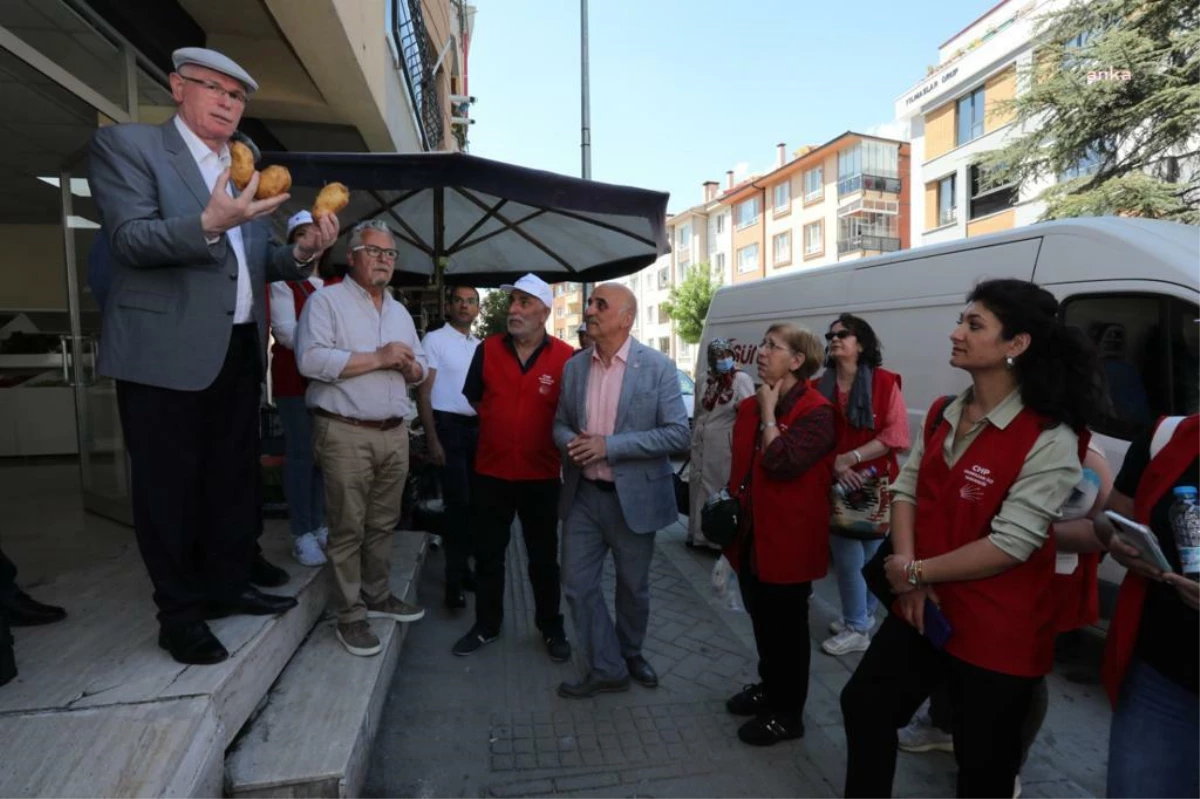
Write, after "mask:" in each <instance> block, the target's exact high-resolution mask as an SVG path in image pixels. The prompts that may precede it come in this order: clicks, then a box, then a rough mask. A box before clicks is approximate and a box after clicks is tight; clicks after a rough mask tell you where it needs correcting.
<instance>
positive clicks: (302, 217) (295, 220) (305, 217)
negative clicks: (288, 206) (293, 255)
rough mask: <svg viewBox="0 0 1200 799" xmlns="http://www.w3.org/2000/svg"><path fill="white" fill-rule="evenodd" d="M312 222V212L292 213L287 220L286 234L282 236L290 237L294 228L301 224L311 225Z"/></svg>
mask: <svg viewBox="0 0 1200 799" xmlns="http://www.w3.org/2000/svg"><path fill="white" fill-rule="evenodd" d="M312 223H313V218H312V214H310V213H309V212H308V211H297V212H296V213H295V214H293V215H292V218H291V219H289V220H288V226H287V235H286V236H284V238H285V239H290V238H291V237H292V231H294V230H295V229H296V228H298V227H300V226H301V225H311V224H312Z"/></svg>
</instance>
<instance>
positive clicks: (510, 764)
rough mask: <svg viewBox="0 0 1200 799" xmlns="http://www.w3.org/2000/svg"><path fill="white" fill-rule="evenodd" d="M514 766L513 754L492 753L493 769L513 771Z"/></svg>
mask: <svg viewBox="0 0 1200 799" xmlns="http://www.w3.org/2000/svg"><path fill="white" fill-rule="evenodd" d="M514 767H515V761H514V760H513V756H512V755H492V771H512V770H513V768H514Z"/></svg>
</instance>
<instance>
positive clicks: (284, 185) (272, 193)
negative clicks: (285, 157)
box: [254, 166, 292, 200]
mask: <svg viewBox="0 0 1200 799" xmlns="http://www.w3.org/2000/svg"><path fill="white" fill-rule="evenodd" d="M291 187H292V173H291V172H289V171H288V168H287V167H286V166H269V167H267V168H266V169H264V170H263V171H262V174H260V175H259V176H258V191H256V192H255V193H254V199H256V200H268V199H270V198H272V197H278V196H279V195H280V194H283V193H284V192H285V191H287V190H288V189H290V188H291Z"/></svg>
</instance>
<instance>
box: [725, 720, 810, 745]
mask: <svg viewBox="0 0 1200 799" xmlns="http://www.w3.org/2000/svg"><path fill="white" fill-rule="evenodd" d="M803 737H804V725H803V724H802V723H801V722H800V719H799V717H797V716H794V715H785V714H783V713H764V714H763V715H761V716H757V717H755V718H752V719H750V720H749V721H747V722H746V723H745V724H743V725H742V726H741V727H740V728H739V729H738V738H740V739H741V741H742V743H748V744H750V745H751V746H772V745H774V744H777V743H779V742H780V741H790V740H793V739H795V738H803Z"/></svg>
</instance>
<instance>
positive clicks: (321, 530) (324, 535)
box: [313, 525, 329, 549]
mask: <svg viewBox="0 0 1200 799" xmlns="http://www.w3.org/2000/svg"><path fill="white" fill-rule="evenodd" d="M313 532H314V533H315V534H316V536H317V543H319V544H320V545H321V549H328V548H329V528H328V527H325V526H324V525H322V526H320V527H318V528H317V529H316V530H313Z"/></svg>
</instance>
